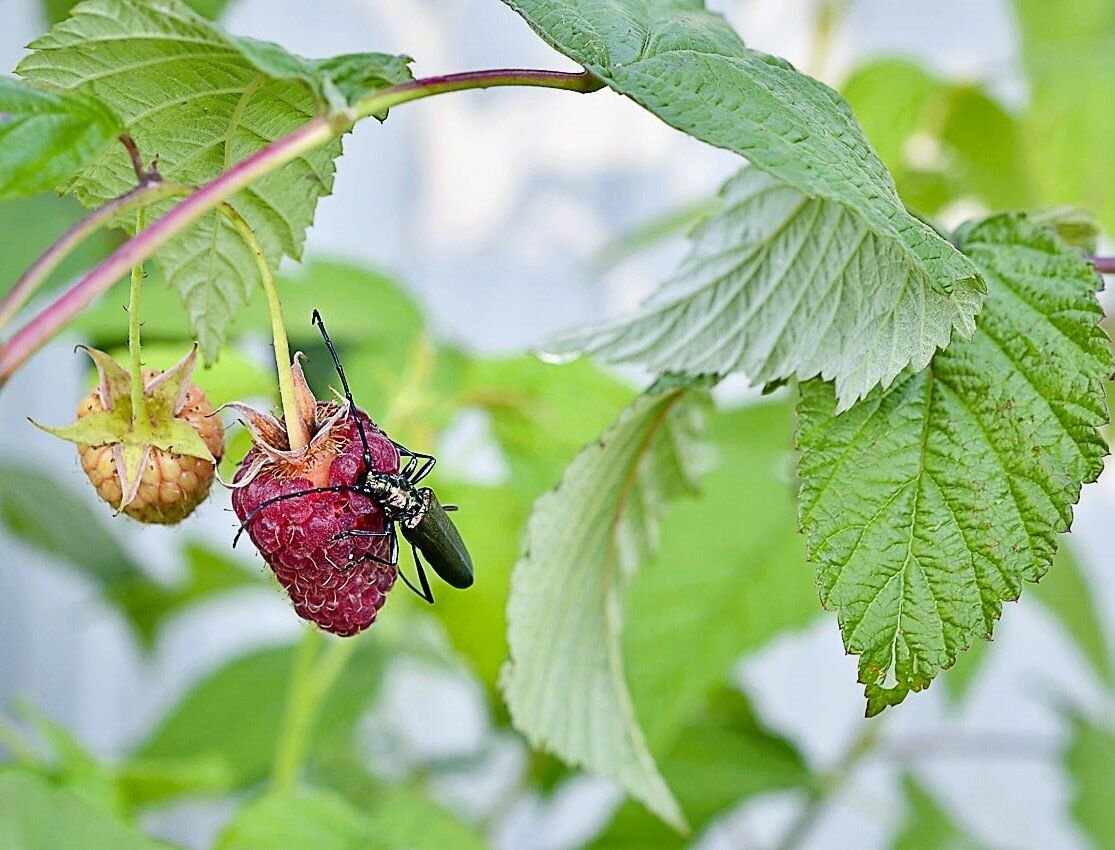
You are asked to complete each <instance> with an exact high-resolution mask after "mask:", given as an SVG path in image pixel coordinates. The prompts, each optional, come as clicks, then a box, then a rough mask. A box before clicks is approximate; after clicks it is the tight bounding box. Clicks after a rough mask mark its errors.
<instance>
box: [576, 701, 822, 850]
mask: <svg viewBox="0 0 1115 850" xmlns="http://www.w3.org/2000/svg"><path fill="white" fill-rule="evenodd" d="M659 762H660V764H661V766H662V774H663V776H664V777H665V778H666V781H667V782H669V784H670V787H671V788H673V789H674V790H675V792H676V793H677V796H678V800H679V801H680V802H681V805H682V808H683V809H684V810H685V814H686V816H687V817H688V818H689V821H690V823H691V824H692V825H693V829H694V830H695V831H699V830H701V829H702V828H703V827H704V826H706V825H707V824H708V823H709V821H711V820H712V819H713V818H714V817H716V816H717V815H719V814H723V813H724V812H725V811H727V810H730V809H731V808H732V807H733V806H735V805H738V804H739V803H742V802H743V801H745V800H746V799H748V798H749V797H751V796H753V795H755V794H760V793H764V792H768V791H781V790H785V789H789V788H800V787H802V786H804V785H805V784H806V783H807V782H808V781H809V776H810V774H809V768H808V767H807V766H806V764H805V761H804V760H803V759H802V757H801V754H800V753H798V751H797V750H796V749H794V747H793V745H792V744H791V743H790V742H789V741H787V740H786V739H785V738H782V737H779V736H778V735H774V734H772V733H771V732H769V731H767V730H766V729H765V728H763V726H762V724H760V723H759V721H758V720H757V719H756V717H755V714H754V712H753V710H752V708H751V705H750V704H749V703H748V701H747V699H746V698H745V697H744V696H743V695H742V694H740V693H738V692H735V691H729V690H724V691H722V692H720V693H718V694H716V695H715V696H714V698H713V699H712V700H710V701H709V704H708V706H707V707H706V708H705V710H704V711H703V712H702V713H701V714H700V715H699V716H698V717H696V718H695V719H694V720H693V721H692V722H690V723H689V724H687V725H686V726H685V728H684V729H683V730H682V732H681V734H680V735H679V736H678V738H677V741H676V743H675V744H674V745H673V746H672V747H671V748H670V749H669V750H668V751H667V752H666V754H665V755H664V756H663V757H662V758H661V759H659ZM589 846H590V850H644V848H651V847H653V848H655V850H681V848H683V847H687V846H689V842H688V841H687V840H686V839H685V838H683V837H682V836H680V835H678V834H677V833H675V832H673V831H671V830H670V829H669V828H668V827H666V826H665V825H664V824H663V823H662V822H661V821H659V820H657V819H655V818H654V817H652V816H651V815H650V814H648V813H647V812H646V810H645V809H643V808H642V807H641V806H638V805H637V804H635V803H631V802H628V803H625V804H624V805H623V806H621V807H620V809H619V811H617V812H616V815H615V817H614V818H613V819H612V822H611V823H610V824H609V825H608V827H607V829H605V831H604V832H603V833H602V834H601V835H600V836H599V837H598V838H597V839H596V840H595V841H594V842H593V843H592V844H591V845H589Z"/></svg>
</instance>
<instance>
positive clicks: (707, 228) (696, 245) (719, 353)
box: [551, 168, 981, 409]
mask: <svg viewBox="0 0 1115 850" xmlns="http://www.w3.org/2000/svg"><path fill="white" fill-rule="evenodd" d="M722 195H723V199H724V203H723V205H722V208H721V211H720V212H719V213H718V214H717V215H716V216H714V217H713V218H711V219H710V220H708V221H707V222H706V223H705V224H703V225H702V226H701V227H700V228H699V229H698V230H697V231H696V233H695V234H694V237H693V247H692V250H691V251H690V253H689V256H688V257H687V258H686V259H685V261H684V262H683V263H682V264H681V267H680V268H679V269H678V271H677V272H676V273H675V275H674V276H673V277H672V278H671V279H670V280H668V281H667V282H666V283H665V284H663V285H662V286H661V287H660V288H659V289H658V290H657V291H656V292H655V293H654V294H653V295H652V296H651V297H650V299H649V300H648V301H647V302H646V304H644V305H643V307H642V308H640V309H639V310H638V311H637V312H636V313H634V314H632V315H629V316H621V317H619V318H618V319H616V320H614V321H611V322H608V323H605V324H603V325H600V326H597V327H595V328H589V329H588V330H587V331H583V332H580V333H574V334H571V335H569V336H566V337H565V338H563V339H561V340H559V341H558V342H557V343H556V344H555V345H554V346H551V348H552V350H554V351H555V352H556V353H568V352H587V353H592V354H596V355H598V356H602V357H603V358H604V359H606V360H609V361H613V362H635V363H642V364H645V365H646V366H648V367H649V368H651V369H654V370H657V371H661V370H670V369H672V370H678V371H682V372H687V373H690V374H701V373H717V374H725V373H728V372H735V371H742V372H744V373H746V374H747V376H748V377H749V378H750V379H751V381H752V382H753V383H755V384H766V383H769V382H773V381H778V380H781V379H785V378H788V377H790V376H791V375H797V376H798V377H799V378H802V379H805V378H811V377H814V376H815V375H820V376H821V377H823V378H825V379H826V380H835V381H836V392H837V396H838V398H839V399H840V406H841V408H842V409H843V408H846V407H849V406H850V405H851V404H852V403H854V402H855V401H856V400H857V399H859V398H861V397H862V396H864V395H865V394H866V393H867V392H868V391H869V390H870V389H871V388H872V387H874V386H876V385H877V384H880V383H881V384H882V385H883V386H884V387H885V386H888V385H889V384H890V382H891V381H893V380H894V378H895V376H896V375H898V373H899V372H901V371H902V370H903V369H904V368H906V366H908V365H911V364H912V366H913V368H914V369H922V368H924V367H925V365H926V364H927V363H928V362H929V359H930V358H931V357H932V356H933V352H934V351H936V350H937V348H938V347H944V346H946V345H947V344H948V342H949V339H950V337H951V334H952V331H953V329H956V330H957V331H959V332H960V333H961V334H962V335H963V336H965V337H968V336H971V334H972V331H973V329H974V328H975V321H974V319H975V316H976V314H977V313H978V312H979V309H980V304H981V298H980V297H979V295H978V294H977V293H976V292H975V291H974V290H958V291H955V292H953V293H952V295H951V296H946V295H943V294H941V293H940V292H938V291H937V290H936V289H935V288H934V286H933V281H932V279H931V278H930V277H929V276H928V275H927V274H926V273H925V272H924V271H923V270H922V269H921V268H920V267H919V266H917V265H915V264H911V263H910V262H908V259H907V257H906V255H905V254H904V253H903V251H902V249H901V248H900V247H899V246H898V244H897V243H895V242H894V241H893V240H887V239H883V238H880V237H878V236H877V235H875V234H874V233H873V232H872V231H871V230H870V229H869V227H868V225H867V222H866V221H865V220H864V219H863V218H861V217H860V216H858V215H857V214H856V213H855V212H854V211H852V210H851V209H849V208H848V207H845V206H842V205H841V204H839V203H834V202H832V201H827V200H822V199H816V198H810V197H808V196H806V195H804V194H802V193H801V192H799V191H798V190H796V189H793V188H791V187H789V186H787V185H785V184H784V183H780V182H779V181H778V180H775V179H774V178H773V177H771V176H770V175H768V174H764V173H763V172H761V171H759V170H757V169H754V168H745V169H744V170H743V171H741V172H740V173H739V174H738V175H737V176H736V177H734V178H732V179H731V180H730V181H729V182H728V183H727V184H726V185H725V186H724V189H723V190H722Z"/></svg>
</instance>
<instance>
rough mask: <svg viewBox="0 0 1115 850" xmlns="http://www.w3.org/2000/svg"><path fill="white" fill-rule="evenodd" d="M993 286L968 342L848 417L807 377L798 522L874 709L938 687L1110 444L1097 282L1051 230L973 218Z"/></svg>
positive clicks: (1044, 544)
mask: <svg viewBox="0 0 1115 850" xmlns="http://www.w3.org/2000/svg"><path fill="white" fill-rule="evenodd" d="M959 239H960V241H961V243H962V244H963V245H964V247H965V250H966V251H967V252H968V253H969V254H970V255H971V256H972V258H973V259H974V260H975V261H976V262H977V263H978V264H979V265H980V267H981V268H982V270H983V272H984V275H985V276H986V278H987V280H988V282H989V289H990V297H989V299H988V304H987V308H986V309H985V310H984V313H983V315H982V316H981V317H980V321H979V325H978V328H977V331H976V333H975V335H974V336H973V337H972V339H971V341H969V342H965V343H954V344H953V345H952V346H950V347H949V348H948V349H947V350H945V351H943V352H940V353H939V354H937V355H936V356H935V357H934V358H933V362H932V363H931V365H930V366H929V368H928V369H926V370H924V371H922V372H920V373H914V372H913V371H912V370H911V371H907V372H906V373H905V374H904V375H903V376H901V377H900V378H899V379H898V380H897V381H895V383H894V385H893V386H892V387H891V388H890V389H888V390H886V391H883V390H875V391H874V392H872V394H871V395H870V396H868V397H867V399H865V400H864V401H863V402H862V403H860V404H859V405H857V406H856V407H854V408H852V409H851V410H849V411H847V412H845V413H843V414H841V415H839V416H836V415H834V409H835V406H836V400H835V396H834V393H833V390H832V387H831V386H830V385H828V384H825V383H823V382H821V381H817V380H814V381H810V382H808V383H805V384H803V385H802V387H801V405H800V407H799V414H800V419H801V428H800V431H799V435H798V441H799V444H800V447H801V449H802V457H801V462H800V466H799V473H800V475H801V478H802V482H803V484H802V492H801V520H802V527H803V529H804V531H805V533H806V535H807V537H808V550H809V555H810V558H811V560H812V561H813V562H814V563H815V565H816V570H817V582H818V584H819V586H820V589H821V598H822V602H823V603H824V604H825V606H826V607H828V608H831V609H834V610H836V611H837V613H838V616H839V620H840V627H841V631H842V632H843V635H844V643H845V646H846V648H847V649H848V651H849V652H850V653H854V654H856V655H858V656H860V663H859V673H860V680H861V681H862V682H863V683H864V684H865V685H866V686H867V693H868V699H869V709H868V710H869V714H873V713H877V711H880V710H882V708H884V707H885V706H887V705H893V704H895V703H896V702H900V701H901V700H902V698H904V697H905V695H906V694H907V693H908V692H909V691H911V690H914V691H918V690H921V689H922V688H925V687H927V686H928V685H929V683H930V681H931V680H932V679H933V677H934V676H935V675H936V674H937V673H938V672H939V671H940V670H941V669H942V668H947V667H950V666H951V665H952V663H953V661H954V660H955V659H956V656H957V653H959V652H961V651H962V650H963V649H965V648H966V647H967V646H968V645H969V644H970V643H971V642H972V640H973V639H975V638H976V637H986V636H989V635H990V634H991V632H992V629H993V628H994V624H995V621H996V620H997V619H998V618H999V616H1000V613H1001V611H1002V603H1003V602H1004V601H1008V600H1015V599H1017V598H1018V596H1019V594H1020V593H1021V590H1022V585H1023V583H1024V582H1025V581H1037V580H1038V579H1040V578H1041V577H1042V575H1043V574H1044V573H1045V571H1046V569H1047V568H1048V567H1049V565H1050V563H1051V561H1052V559H1053V554H1054V552H1055V551H1056V549H1057V533H1058V532H1062V531H1065V530H1067V529H1068V527H1069V524H1070V523H1071V520H1072V505H1073V504H1074V503H1075V502H1076V500H1077V498H1078V497H1079V495H1080V487H1081V484H1082V483H1084V482H1087V481H1092V480H1094V479H1095V478H1096V476H1097V475H1099V473H1100V470H1101V469H1102V466H1103V457H1104V455H1106V454H1107V445H1106V443H1105V442H1104V441H1103V439H1102V438H1101V436H1100V434H1099V431H1098V428H1099V427H1100V426H1101V425H1102V424H1103V423H1104V422H1106V420H1107V409H1106V404H1105V401H1104V382H1105V381H1106V380H1107V378H1108V376H1109V375H1110V374H1111V371H1112V358H1111V354H1110V353H1109V351H1108V348H1107V340H1106V337H1105V335H1104V333H1103V331H1102V330H1101V329H1100V328H1099V326H1098V323H1099V320H1100V318H1101V317H1102V312H1101V310H1100V308H1099V305H1098V303H1097V302H1096V288H1097V286H1098V278H1097V277H1096V275H1095V272H1094V271H1093V270H1092V268H1091V266H1090V265H1089V264H1088V263H1087V262H1086V261H1085V260H1084V259H1083V258H1082V257H1081V255H1080V254H1079V253H1078V252H1077V251H1075V250H1073V249H1071V248H1068V247H1067V246H1065V245H1063V244H1062V243H1060V242H1058V241H1057V240H1056V238H1055V237H1054V236H1053V234H1052V233H1051V232H1050V231H1049V230H1047V229H1046V228H1044V227H1041V226H1039V225H1035V224H1033V223H1032V222H1030V221H1028V220H1027V219H1025V218H1024V217H1022V216H1017V215H1002V216H996V217H993V218H990V219H987V220H986V221H984V222H981V223H977V224H971V225H967V226H965V227H964V228H963V229H962V231H961V233H960V234H959Z"/></svg>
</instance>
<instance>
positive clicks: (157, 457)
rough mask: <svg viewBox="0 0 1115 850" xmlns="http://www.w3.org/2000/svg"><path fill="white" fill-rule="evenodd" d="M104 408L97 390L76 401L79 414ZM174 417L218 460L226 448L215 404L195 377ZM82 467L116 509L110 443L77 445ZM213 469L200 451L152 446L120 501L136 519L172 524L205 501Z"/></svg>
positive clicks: (150, 374) (149, 374)
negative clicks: (128, 495) (132, 488)
mask: <svg viewBox="0 0 1115 850" xmlns="http://www.w3.org/2000/svg"><path fill="white" fill-rule="evenodd" d="M159 374H160V373H159V372H158V371H156V370H147V371H145V372H144V373H143V379H144V381H145V382H148V381H151V380H153V379H154V378H156V377H158V375H159ZM103 410H104V405H103V404H102V403H101V399H100V396H99V394H98V392H97V391H96V390H94V391H93V392H91V393H90V394H89V395H88V396H86V397H85V399H84V400H83V401H82V402H81V405H80V406H79V407H78V411H77V416H78V419H83V418H85V417H86V416H88V415H89V414H91V413H99V412H101V411H103ZM177 418H179V419H184V420H185V421H186V422H188V423H189V424H190V425H191V426H192V427H193V428H194V430H195V431H197V432H198V434H199V435H200V436H201V438H202V440H204V441H205V445H206V446H207V447H208V448H209V451H210V452H212V453H213V457H214V458H216V459H217V460H218V461H220V458H221V455H222V454H223V450H224V427H223V426H222V425H221V420H220V419H219V418H218V417H216V416H214V415H213V406H212V405H211V404H209V401H208V400H207V399H206V397H205V393H203V392H202V391H201V389H200V388H199V387H198V386H197V385H196V384H193V383H189V384H187V386H186V393H185V396H184V398H183V402H182V408H181V410H180V411H179V412H178V415H177ZM77 451H78V456H79V457H80V459H81V468H82V469H84V470H85V474H86V476H88V478H89V481H90V482H91V483H92V485H93V487H94V489H95V490H96V491H97V495H98V496H100V497H101V498H102V499H103V500H104V501H106V502H107V503H108V504H109V505H111V506H112V507H113V508H114V509H115V510H119V509H120V499H121V497H122V491H121V486H120V476H119V474H118V472H117V469H116V461H115V459H114V458H113V452H112V446H111V445H101V446H90V445H81V444H79V445H78V447H77ZM215 472H216V467H215V466H214V464H212V463H210V462H209V461H207V460H203V459H201V458H198V457H190V456H189V455H179V454H174V453H172V452H168V451H164V450H163V449H160V448H154V447H152V449H151V451H150V453H149V454H148V456H147V461H146V463H145V464H144V468H143V472H142V474H141V477H140V482H139V487H138V488H137V489H136V493H135V496H134V497H133V498H132V500H131V501H130V502H129V503H128V504H127V505H125V506H124V513H125V514H127V515H128V516H130V517H132V518H133V519H137V520H139V521H140V522H145V523H155V524H162V525H173V524H175V523H179V522H181V521H182V520H184V519H185V518H186V517H187V516H189V515H190V514H191V513H193V511H194V509H195V508H196V507H197V506H198V505H200V504H201V503H202V502H203V501H205V498H206V496H208V495H209V488H210V487H211V486H212V484H213V476H214V474H215Z"/></svg>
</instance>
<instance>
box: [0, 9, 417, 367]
mask: <svg viewBox="0 0 1115 850" xmlns="http://www.w3.org/2000/svg"><path fill="white" fill-rule="evenodd" d="M362 59H363V62H364V65H363V73H362V74H359V75H357V74H355V72H353V71H352V70H351V65H352V64H353V63H355V62H357V61H358V60H357V59H354V58H353V57H345V63H344V67H345V68H347V69H348V70H346V71H345V74H346V77H345V79H351V78H352V77H354V76H359V78H360V80H362V83H361V85H364V86H365V87H367V88H374V87H376V86H381V85H386V84H388V83H390V82H402V81H404V80H406V79H409V78H410V75H409V71H408V70H407V67H406V63H405V61H404V60H402V59H401V58H400V57H396V56H386V55H383V54H366V55H364V56H363V57H362ZM17 71H18V73H19V74H21V75H22V76H24V77H25V78H27V79H29V80H31V81H33V82H36V83H39V84H42V85H46V86H54V87H57V88H58V89H61V90H65V91H68V92H72V93H76V94H81V95H86V96H90V97H95V98H97V99H99V100H100V101H102V102H103V103H105V104H107V105H109V106H111V107H112V108H114V109H115V110H116V111H117V112H118V113H119V114H120V116H121V117H122V118H123V120H124V123H125V127H126V129H127V131H128V133H129V134H130V135H131V136H132V137H133V138H134V139H135V141H136V143H137V145H138V146H139V149H140V151H141V152H142V154H143V156H145V157H146V158H148V159H150V158H155V157H157V158H158V166H159V170H160V172H161V173H162V175H163V176H164V177H165V178H167V179H168V180H175V181H179V182H183V183H189V184H194V185H200V184H202V183H205V182H207V181H209V180H212V179H213V178H214V177H216V176H217V175H218V174H220V173H221V172H222V171H224V170H226V169H227V168H228V167H230V166H231V165H234V164H235V163H237V162H239V161H241V160H243V159H244V158H246V157H247V156H250V155H251V154H253V153H255V152H256V151H258V150H260V149H261V148H263V147H264V146H266V145H267V144H268V143H270V142H272V141H274V140H275V139H277V138H279V137H280V136H283V135H285V134H286V133H289V132H291V131H293V130H295V129H296V128H298V127H299V126H301V125H302V124H304V123H306V122H307V121H309V120H310V119H311V118H312V117H313V116H314V114H315V112H317V111H318V110H319V109H320V108H323V107H324V106H325V105H326V104H325V99H326V96H327V95H326V91H325V90H326V88H327V84H330V85H331V83H330V80H331V78H330V77H329V76H328V74H326V73H324V72H321V71H320V68H319V63H316V62H315V61H313V60H306V59H302V58H301V57H297V56H294V55H292V54H288V53H286V52H285V51H283V50H282V49H281V48H279V47H278V46H276V45H270V44H265V43H263V42H257V41H253V40H250V39H237V38H234V37H232V36H229V35H226V34H225V33H224V32H222V31H221V30H220V29H219V28H218V27H216V25H214V24H212V23H210V22H209V21H207V20H206V19H205V18H203V17H201V16H200V15H197V14H196V13H194V12H193V11H191V10H190V8H189V7H188V6H185V5H184V4H182V3H180V2H174V0H154V2H141V0H87V2H84V3H81V4H79V5H78V6H76V7H75V8H74V9H73V10H72V12H71V16H70V17H69V18H67V19H66V20H64V21H62V22H61V23H59V24H57V25H56V26H55V27H54V28H53V29H52V30H51V32H50V33H49V34H48V35H46V36H44V37H43V38H40V39H38V40H37V41H35V42H34V43H33V44H32V53H31V54H30V55H28V56H27V57H26V58H25V59H24V60H23V61H22V62H21V63H20V65H19V67H18V69H17ZM348 85H349V91H350V93H351V92H352V91H353V90H354V89H353V88H352V84H351V83H349V84H348ZM334 88H335V86H334ZM340 152H341V144H340V141H339V140H337V141H334V142H332V143H330V144H328V145H326V146H325V147H323V148H320V149H318V150H315V151H311V152H309V153H307V154H305V155H304V156H302V157H300V158H299V159H297V160H295V161H293V162H291V163H288V164H287V165H285V166H283V167H282V168H279V169H276V170H275V171H273V172H271V173H269V174H267V175H265V176H262V177H260V178H259V179H258V180H256V181H255V182H254V183H253V184H252V185H251V186H250V187H249V188H247V189H244V190H243V191H241V192H239V193H237V194H236V195H235V196H234V197H233V198H231V199H230V201H229V202H230V203H231V204H232V206H233V207H235V208H236V210H237V211H238V212H239V213H240V214H241V215H243V216H244V218H245V219H246V220H247V221H248V223H249V224H250V225H251V227H252V229H253V230H254V231H255V234H256V236H257V238H258V239H259V241H260V244H261V245H262V247H263V250H264V253H265V254H266V255H267V258H268V260H269V262H270V263H271V265H272V266H273V267H274V266H277V265H278V262H279V260H280V259H281V257H282V256H283V255H289V256H292V257H298V256H300V255H301V251H302V244H303V242H304V240H305V234H306V228H307V227H308V226H309V225H310V223H311V222H312V221H313V215H314V209H315V207H316V205H317V201H318V199H319V198H320V197H322V196H323V195H326V194H328V193H329V192H330V191H331V188H332V184H333V171H334V165H333V160H334V158H335V157H336V156H338V155H339V154H340ZM135 182H136V178H135V175H134V173H133V170H132V166H131V163H130V161H129V160H128V158H127V156H126V153H125V151H124V149H123V147H122V146H114V147H111V148H109V149H107V150H106V151H104V152H103V153H102V154H100V155H99V156H97V157H95V158H94V159H93V160H92V162H91V163H90V164H89V165H88V167H87V168H85V169H84V171H83V172H82V174H81V175H80V177H79V178H78V179H77V180H75V181H74V183H73V185H72V187H71V188H72V189H73V191H74V192H75V193H76V194H77V196H78V197H79V199H80V200H81V201H82V202H83V203H84V204H86V205H87V206H95V205H98V204H101V203H103V202H104V201H106V200H108V199H110V198H112V197H115V196H117V195H120V194H122V193H123V192H125V191H127V190H128V189H129V188H131V187H132V186H134V185H135ZM169 203H170V202H167V204H163V205H160V206H159V207H157V209H156V213H158V212H162V211H164V210H165V209H167V208H168V204H169ZM158 259H159V263H160V265H161V267H162V269H163V271H164V273H165V275H166V278H167V280H168V281H169V282H170V283H171V284H172V285H173V286H174V287H175V289H177V290H178V292H179V293H180V294H181V296H182V298H183V301H184V303H185V304H186V307H187V309H188V312H189V314H190V319H191V323H192V326H193V328H194V330H195V332H196V334H197V337H198V340H199V342H200V343H201V345H202V350H203V353H204V354H205V356H206V358H207V359H208V360H212V359H213V357H214V356H215V355H216V351H217V349H218V347H219V346H220V344H221V342H222V341H223V339H224V336H225V332H226V328H227V325H228V322H229V321H230V320H231V319H232V317H233V316H234V315H235V314H236V312H237V310H238V309H239V308H240V307H242V306H243V304H244V303H245V302H246V301H247V299H248V297H249V295H250V293H251V292H252V291H253V290H254V288H255V287H256V286H257V281H258V277H257V274H258V273H257V271H256V268H255V265H254V259H253V257H252V255H251V253H250V252H249V251H248V249H247V248H246V247H245V246H244V245H243V243H242V242H241V240H240V237H239V236H238V234H237V233H236V231H235V230H234V229H233V227H232V226H231V225H230V224H229V223H228V221H227V220H226V219H225V218H224V217H223V216H222V215H221V214H220V213H219V212H213V213H210V214H207V215H206V216H204V217H203V218H202V219H200V220H199V221H198V222H197V223H196V224H194V225H193V226H192V227H190V228H189V230H187V231H186V232H185V233H184V234H183V235H181V236H179V237H177V238H175V239H174V240H172V241H171V242H170V243H169V244H168V245H167V246H166V247H165V248H163V249H162V250H161V251H160V253H159V255H158Z"/></svg>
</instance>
